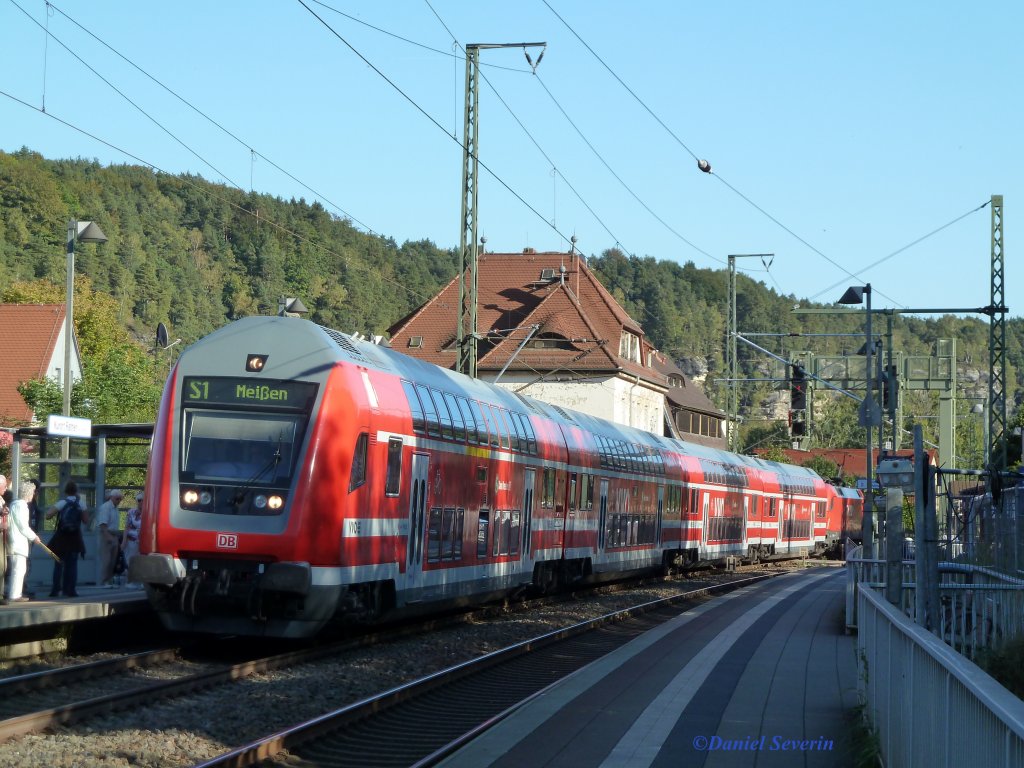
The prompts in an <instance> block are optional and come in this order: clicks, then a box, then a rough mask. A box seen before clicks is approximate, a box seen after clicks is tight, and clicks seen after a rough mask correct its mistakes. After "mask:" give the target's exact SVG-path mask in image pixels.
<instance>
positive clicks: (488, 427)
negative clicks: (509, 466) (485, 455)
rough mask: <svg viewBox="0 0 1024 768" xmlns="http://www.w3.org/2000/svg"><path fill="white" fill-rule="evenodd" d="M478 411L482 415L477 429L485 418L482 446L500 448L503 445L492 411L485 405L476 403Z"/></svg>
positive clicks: (481, 433) (481, 436)
mask: <svg viewBox="0 0 1024 768" xmlns="http://www.w3.org/2000/svg"><path fill="white" fill-rule="evenodd" d="M476 407H477V411H478V412H479V413H480V416H478V417H477V418H478V421H477V428H479V427H480V421H479V419H480V418H483V424H484V427H483V429H481V430H480V444H481V445H491V446H494V447H495V448H498V447H499V446H500V445H501V440H500V439H499V438H498V431H497V430H498V428H497V427H496V426H495V424H494V422H493V421H492V420H491V409H490V408H488V407H487V406H486V405H484V404H483V403H480V402H477V403H476Z"/></svg>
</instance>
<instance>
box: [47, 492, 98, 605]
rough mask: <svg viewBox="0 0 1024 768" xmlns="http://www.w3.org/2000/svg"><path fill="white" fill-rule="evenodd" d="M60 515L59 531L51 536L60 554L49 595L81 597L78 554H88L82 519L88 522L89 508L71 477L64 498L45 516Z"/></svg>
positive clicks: (52, 543)
mask: <svg viewBox="0 0 1024 768" xmlns="http://www.w3.org/2000/svg"><path fill="white" fill-rule="evenodd" d="M51 517H56V518H57V524H56V532H55V533H54V534H53V538H52V539H50V549H51V550H53V553H54V554H55V555H57V557H59V558H60V561H59V562H57V563H54V565H53V588H52V589H51V590H50V597H58V596H59V595H60V593H61V589H63V590H64V597H78V558H79V557H83V556H84V555H85V539H83V538H82V523H85V524H88V523H89V512H88V511H87V510H86V508H85V505H84V504H82V502H81V500H80V499H79V498H78V484H77V483H76V482H75V481H74V480H69V481H68V483H67V484H66V485H65V486H64V498H63V499H61V500H60V501H58V502H57V503H56V504H54V505H53V506H52V507H50V508H49V509H48V510H47V511H46V519H47V520H49V519H50V518H51Z"/></svg>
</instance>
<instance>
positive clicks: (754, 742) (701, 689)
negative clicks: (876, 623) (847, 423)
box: [441, 567, 858, 768]
mask: <svg viewBox="0 0 1024 768" xmlns="http://www.w3.org/2000/svg"><path fill="white" fill-rule="evenodd" d="M845 578H846V576H845V570H844V569H841V568H828V567H822V568H813V569H808V570H804V571H799V572H794V573H793V574H787V575H784V576H780V577H777V578H774V579H770V580H768V581H764V582H759V583H758V584H755V585H752V586H749V587H746V588H743V589H741V590H737V591H736V592H732V593H730V594H728V595H725V596H723V597H721V598H717V599H715V600H713V601H711V602H708V603H705V604H703V605H700V606H698V607H696V608H693V609H689V610H686V611H684V612H683V613H681V614H680V615H679V616H678V617H676V618H675V619H673V620H672V621H669V622H667V623H666V624H663V625H662V626H660V627H658V628H656V629H653V630H651V631H650V632H647V633H646V634H644V635H643V636H641V637H638V638H636V639H635V640H633V641H632V642H630V643H629V644H627V645H625V646H623V647H622V648H620V649H619V650H617V651H615V652H614V653H612V654H609V655H608V656H606V657H605V658H603V659H601V660H599V661H596V662H594V663H593V664H590V665H589V666H587V667H586V668H584V669H582V670H580V671H579V672H577V673H575V674H573V675H570V676H569V677H567V678H565V679H564V680H562V681H560V682H558V683H556V684H555V685H553V686H551V687H550V688H548V689H547V690H546V691H544V692H543V693H541V694H540V695H538V696H537V697H535V698H533V699H532V700H531V701H530V702H528V703H527V704H525V705H524V706H522V707H520V708H519V709H517V710H516V711H515V712H513V713H511V714H510V715H509V716H507V717H505V718H504V719H503V720H501V721H500V722H499V723H498V724H496V725H495V726H494V727H492V728H490V729H489V730H487V731H486V732H484V733H483V734H481V735H480V736H479V737H478V738H476V739H475V740H474V741H472V742H470V743H469V744H467V745H466V746H464V747H463V748H462V749H460V750H459V751H457V752H455V753H453V754H452V755H450V756H449V757H448V758H447V759H446V760H445V761H444V762H442V763H441V765H444V766H447V768H455V767H459V768H462V767H467V768H468V767H469V766H472V768H480V767H481V766H498V767H500V768H515V767H516V766H523V765H529V766H531V767H532V768H541V767H542V766H547V767H549V768H598V767H600V768H627V767H628V768H647V767H648V766H653V767H654V768H669V767H670V766H671V768H690V766H697V767H702V766H706V767H708V768H733V767H734V766H754V765H756V766H759V768H771V767H772V766H780V767H781V766H785V767H786V768H788V767H789V766H794V765H800V766H809V767H817V766H821V767H822V768H824V767H825V766H829V767H831V766H852V765H854V764H855V762H856V761H855V756H854V751H855V750H854V746H853V744H852V742H851V736H852V733H853V730H854V729H853V721H854V717H853V713H854V711H855V707H856V705H857V702H858V699H857V664H856V656H855V640H854V638H853V637H852V636H847V635H846V634H845V627H844V625H845V621H844V615H843V611H844V605H845V603H844V594H845V591H844V590H845Z"/></svg>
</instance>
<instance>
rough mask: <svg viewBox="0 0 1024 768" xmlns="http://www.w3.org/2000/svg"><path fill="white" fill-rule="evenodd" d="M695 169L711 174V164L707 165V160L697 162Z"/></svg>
mask: <svg viewBox="0 0 1024 768" xmlns="http://www.w3.org/2000/svg"><path fill="white" fill-rule="evenodd" d="M697 167H698V168H699V169H700V170H702V171H704V173H711V163H709V162H708V161H707V160H698V161H697Z"/></svg>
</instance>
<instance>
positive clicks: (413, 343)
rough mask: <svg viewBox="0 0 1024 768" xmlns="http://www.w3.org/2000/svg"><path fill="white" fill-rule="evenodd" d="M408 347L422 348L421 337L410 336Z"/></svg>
mask: <svg viewBox="0 0 1024 768" xmlns="http://www.w3.org/2000/svg"><path fill="white" fill-rule="evenodd" d="M409 346H410V347H422V346H423V337H422V336H410V337H409Z"/></svg>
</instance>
